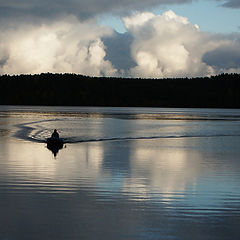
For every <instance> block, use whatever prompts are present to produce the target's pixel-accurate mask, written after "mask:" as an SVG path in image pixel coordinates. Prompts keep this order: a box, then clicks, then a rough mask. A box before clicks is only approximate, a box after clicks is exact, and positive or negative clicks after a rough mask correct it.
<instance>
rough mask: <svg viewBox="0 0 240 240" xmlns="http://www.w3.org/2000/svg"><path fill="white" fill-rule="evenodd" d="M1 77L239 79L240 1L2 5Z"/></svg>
mask: <svg viewBox="0 0 240 240" xmlns="http://www.w3.org/2000/svg"><path fill="white" fill-rule="evenodd" d="M0 22H1V24H0V74H10V75H13V74H36V73H42V72H53V73H66V72H67V73H78V74H83V75H90V76H116V77H128V78H129V77H143V78H165V77H199V76H211V75H216V74H221V73H240V0H148V1H144V0H122V1H113V0H68V1H65V0H54V1H47V0H41V1H37V0H21V1H19V0H8V1H6V0H0Z"/></svg>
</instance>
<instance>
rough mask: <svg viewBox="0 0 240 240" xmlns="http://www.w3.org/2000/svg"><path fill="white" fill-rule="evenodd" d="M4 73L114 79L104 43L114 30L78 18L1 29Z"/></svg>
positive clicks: (0, 70)
mask: <svg viewBox="0 0 240 240" xmlns="http://www.w3.org/2000/svg"><path fill="white" fill-rule="evenodd" d="M0 30H1V31H0V39H1V40H0V73H1V74H4V73H8V74H20V73H41V72H75V73H81V74H86V75H94V76H114V75H115V74H116V69H114V68H113V66H112V64H111V63H110V62H109V61H107V60H105V59H104V58H105V55H106V52H105V46H104V44H103V42H102V41H101V38H102V37H104V36H109V35H111V34H112V32H111V30H110V29H107V28H104V27H100V26H98V25H96V24H94V23H92V22H84V23H82V22H80V21H79V20H78V19H76V18H75V17H70V18H65V19H63V20H62V21H61V22H59V21H58V22H55V23H52V24H48V25H45V24H43V25H39V26H35V25H34V26H33V25H31V24H29V25H24V26H22V25H20V26H19V27H17V28H16V29H4V28H1V29H0Z"/></svg>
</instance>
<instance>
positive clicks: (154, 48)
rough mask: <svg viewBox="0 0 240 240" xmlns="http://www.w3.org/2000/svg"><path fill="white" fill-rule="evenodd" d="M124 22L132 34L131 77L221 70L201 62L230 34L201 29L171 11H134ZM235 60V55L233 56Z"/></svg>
mask: <svg viewBox="0 0 240 240" xmlns="http://www.w3.org/2000/svg"><path fill="white" fill-rule="evenodd" d="M123 22H124V24H125V27H126V29H127V31H128V32H129V34H131V35H132V37H133V41H132V44H131V55H132V58H133V59H134V61H135V63H136V66H134V67H132V68H131V69H129V74H130V76H133V77H156V78H157V77H186V76H189V77H194V76H206V75H212V74H217V73H219V72H221V70H220V68H217V67H216V66H214V64H212V63H211V64H209V63H210V61H204V60H203V57H204V56H206V54H207V53H208V52H211V51H214V50H216V49H217V50H219V49H221V48H222V47H223V46H225V47H226V45H229V44H232V41H233V40H232V39H231V38H230V37H226V36H220V35H216V34H215V35H214V34H210V33H205V32H202V31H201V30H200V29H199V27H198V25H196V24H195V25H194V24H192V23H190V22H189V21H188V19H187V18H185V17H182V16H178V15H176V14H175V13H174V12H173V11H171V10H169V11H167V12H165V13H163V14H162V15H154V14H152V13H149V12H144V13H136V14H135V15H133V16H130V17H125V18H123ZM238 39H240V37H239V36H238ZM226 51H227V50H226ZM225 54H226V53H225ZM229 54H230V53H229ZM215 55H216V54H215ZM211 59H213V57H212V58H211ZM235 59H238V58H237V57H236V56H235ZM215 60H216V59H215ZM234 66H235V65H234ZM226 67H227V66H226ZM225 71H227V69H226V70H225ZM231 71H232V70H231ZM236 71H237V69H236Z"/></svg>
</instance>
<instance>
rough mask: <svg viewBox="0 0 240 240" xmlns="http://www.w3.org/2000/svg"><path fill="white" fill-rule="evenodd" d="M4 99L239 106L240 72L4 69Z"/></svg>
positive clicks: (0, 96) (0, 89)
mask: <svg viewBox="0 0 240 240" xmlns="http://www.w3.org/2000/svg"><path fill="white" fill-rule="evenodd" d="M0 104H1V105H49V106H120V107H123V106H124V107H128V106H134V107H204V108H205V107H209V108H240V74H221V75H217V76H211V77H199V78H166V79H141V78H134V79H133V78H131V79H130V78H112V77H109V78H108V77H89V76H83V75H78V74H52V73H42V74H35V75H14V76H10V75H2V76H0Z"/></svg>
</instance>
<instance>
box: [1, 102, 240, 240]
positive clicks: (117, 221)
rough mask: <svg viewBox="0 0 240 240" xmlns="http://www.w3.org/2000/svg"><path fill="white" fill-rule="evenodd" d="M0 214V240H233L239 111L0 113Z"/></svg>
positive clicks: (238, 210)
mask: <svg viewBox="0 0 240 240" xmlns="http://www.w3.org/2000/svg"><path fill="white" fill-rule="evenodd" d="M54 128H57V129H59V133H60V135H61V137H63V138H64V140H65V142H66V144H65V146H64V148H63V149H61V150H59V152H58V153H57V156H56V157H54V155H53V153H52V152H51V151H50V150H48V149H47V148H46V143H45V139H46V138H47V137H49V136H50V135H51V132H52V130H53V129H54ZM0 213H1V214H0V240H33V239H34V240H38V239H44V240H48V239H49V240H55V239H56V240H61V239H62V240H73V239H74V240H75V239H94V240H95V239H104V240H105V239H106V240H107V239H114V240H120V239H124V240H125V239H131V240H135V239H144V240H145V239H154V240H155V239H156V240H168V239H171V240H172V239H177V240H178V239H179V240H180V239H181V240H192V239H194V240H197V239H199V240H207V239H211V240H215V239H220V240H223V239H224V240H225V239H226V240H227V239H231V240H235V239H236V240H239V239H240V228H239V226H240V110H223V109H218V110H216V109H151V108H74V107H64V108H63V107H58V108H53V107H14V106H0Z"/></svg>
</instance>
